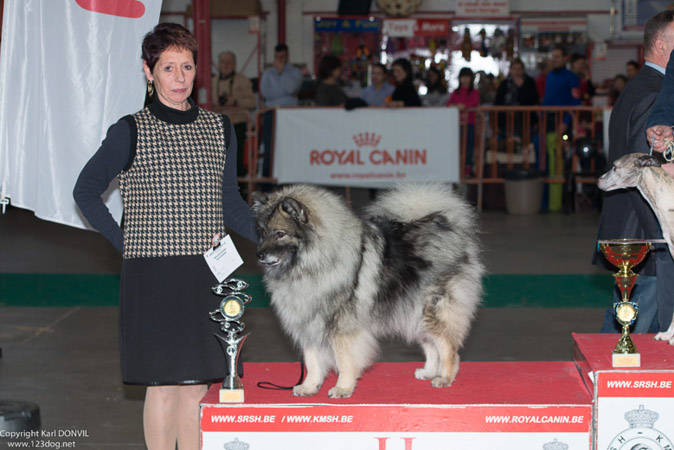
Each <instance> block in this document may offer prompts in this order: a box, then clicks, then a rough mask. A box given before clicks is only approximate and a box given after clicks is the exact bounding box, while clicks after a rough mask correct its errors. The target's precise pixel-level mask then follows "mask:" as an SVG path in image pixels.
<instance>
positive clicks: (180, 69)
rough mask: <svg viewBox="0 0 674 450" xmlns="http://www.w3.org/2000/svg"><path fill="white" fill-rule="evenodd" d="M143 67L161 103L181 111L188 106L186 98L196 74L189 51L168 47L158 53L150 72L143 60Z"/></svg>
mask: <svg viewBox="0 0 674 450" xmlns="http://www.w3.org/2000/svg"><path fill="white" fill-rule="evenodd" d="M143 69H144V70H145V76H146V77H147V79H148V80H150V81H154V88H155V91H156V92H157V96H158V97H159V100H160V101H161V102H162V103H163V104H165V105H166V106H169V107H171V108H174V109H180V110H182V111H186V110H188V109H189V108H190V105H189V103H188V102H187V98H188V97H189V96H190V94H191V93H192V86H193V85H194V78H195V77H196V74H197V69H196V65H195V64H194V57H193V56H192V52H191V51H189V50H185V49H176V48H168V49H166V50H164V52H162V54H161V55H159V60H158V61H157V64H155V66H154V69H153V70H152V72H150V68H149V67H148V66H147V63H146V62H145V61H143Z"/></svg>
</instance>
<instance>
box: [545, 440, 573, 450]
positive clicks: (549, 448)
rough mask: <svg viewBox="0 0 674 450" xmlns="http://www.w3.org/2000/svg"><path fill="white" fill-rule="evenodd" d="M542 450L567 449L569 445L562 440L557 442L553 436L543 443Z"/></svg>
mask: <svg viewBox="0 0 674 450" xmlns="http://www.w3.org/2000/svg"><path fill="white" fill-rule="evenodd" d="M543 450H569V446H568V444H565V443H564V442H559V441H558V440H557V438H555V439H553V441H552V442H548V443H547V444H543Z"/></svg>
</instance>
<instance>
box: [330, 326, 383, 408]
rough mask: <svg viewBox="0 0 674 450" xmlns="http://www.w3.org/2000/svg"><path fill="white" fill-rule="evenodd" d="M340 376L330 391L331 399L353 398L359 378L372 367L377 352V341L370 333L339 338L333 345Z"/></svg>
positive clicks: (363, 332)
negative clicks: (366, 369) (367, 368)
mask: <svg viewBox="0 0 674 450" xmlns="http://www.w3.org/2000/svg"><path fill="white" fill-rule="evenodd" d="M332 347H333V350H334V352H335V361H336V363H337V371H338V373H339V376H338V378H337V384H336V385H335V387H333V388H332V389H330V391H328V395H329V396H330V398H347V397H351V394H353V390H354V389H355V388H356V383H357V382H358V378H360V376H361V374H362V373H363V370H365V368H366V367H367V366H368V365H370V363H371V362H372V360H373V359H374V356H375V354H376V352H377V341H376V339H374V337H373V336H372V335H371V334H369V333H368V332H365V331H362V332H359V333H358V334H351V335H347V336H337V337H336V338H335V339H334V340H333V343H332Z"/></svg>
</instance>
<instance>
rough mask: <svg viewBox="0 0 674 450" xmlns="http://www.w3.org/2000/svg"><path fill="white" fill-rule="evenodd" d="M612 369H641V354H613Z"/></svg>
mask: <svg viewBox="0 0 674 450" xmlns="http://www.w3.org/2000/svg"><path fill="white" fill-rule="evenodd" d="M613 367H641V354H640V353H613Z"/></svg>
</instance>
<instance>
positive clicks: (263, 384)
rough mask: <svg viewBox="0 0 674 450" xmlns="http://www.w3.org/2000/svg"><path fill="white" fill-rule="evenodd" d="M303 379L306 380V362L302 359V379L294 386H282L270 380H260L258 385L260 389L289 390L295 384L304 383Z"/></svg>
mask: <svg viewBox="0 0 674 450" xmlns="http://www.w3.org/2000/svg"><path fill="white" fill-rule="evenodd" d="M302 381H304V363H303V362H302V361H301V360H300V380H299V381H298V382H297V384H295V385H294V386H280V385H278V384H274V383H271V382H269V381H259V382H258V383H257V387H259V388H260V389H270V390H272V391H289V390H291V389H292V388H294V387H295V386H297V385H300V384H302Z"/></svg>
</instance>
